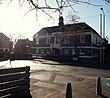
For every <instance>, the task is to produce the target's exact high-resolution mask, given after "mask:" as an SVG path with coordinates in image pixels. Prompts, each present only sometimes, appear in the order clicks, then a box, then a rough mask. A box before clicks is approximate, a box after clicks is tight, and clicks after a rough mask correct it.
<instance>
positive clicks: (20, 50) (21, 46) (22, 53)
mask: <svg viewBox="0 0 110 98" xmlns="http://www.w3.org/2000/svg"><path fill="white" fill-rule="evenodd" d="M31 46H32V42H31V41H30V40H29V39H28V38H27V39H18V41H17V43H16V44H15V48H14V53H15V58H17V59H25V58H28V56H29V55H30V56H32V52H31Z"/></svg>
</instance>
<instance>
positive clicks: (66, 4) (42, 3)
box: [0, 0, 110, 19]
mask: <svg viewBox="0 0 110 98" xmlns="http://www.w3.org/2000/svg"><path fill="white" fill-rule="evenodd" d="M12 1H14V0H1V1H0V2H1V3H3V2H7V3H11V2H12ZM105 1H108V2H109V1H110V0H105ZM52 2H54V5H53V4H52ZM79 4H87V5H92V6H97V7H99V6H100V5H98V4H93V3H92V2H91V1H90V0H52V1H50V0H19V5H20V6H21V7H22V6H26V7H27V8H28V9H29V11H28V12H27V13H26V15H27V14H28V13H30V12H31V11H33V10H36V16H38V11H41V12H43V13H45V14H46V15H47V16H48V17H49V19H53V17H52V15H51V14H50V12H58V13H59V16H63V11H64V10H66V9H67V8H71V10H72V11H73V12H74V13H76V12H77V11H76V10H75V9H74V5H79Z"/></svg>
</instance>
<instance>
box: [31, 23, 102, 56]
mask: <svg viewBox="0 0 110 98" xmlns="http://www.w3.org/2000/svg"><path fill="white" fill-rule="evenodd" d="M33 41H34V45H33V47H32V50H33V54H34V55H41V56H43V55H44V56H45V55H54V56H71V55H75V54H78V55H79V57H80V58H96V57H99V55H100V44H101V36H100V35H99V34H98V33H97V32H96V31H95V30H94V29H93V28H91V27H90V26H89V25H87V24H86V23H76V24H67V25H60V26H53V27H46V28H43V29H41V30H40V31H39V32H37V33H36V34H35V35H34V36H33Z"/></svg>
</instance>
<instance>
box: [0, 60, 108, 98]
mask: <svg viewBox="0 0 110 98" xmlns="http://www.w3.org/2000/svg"><path fill="white" fill-rule="evenodd" d="M23 66H30V69H31V71H30V73H31V75H30V80H31V81H30V86H31V89H30V91H31V94H32V98H65V93H66V85H67V83H71V84H72V92H73V93H72V94H73V98H110V70H109V69H98V68H92V67H91V68H90V67H81V66H74V64H73V65H72V66H68V64H65V65H64V64H60V63H58V62H53V61H49V60H44V59H36V60H15V61H12V62H11V64H10V62H9V61H3V62H0V68H10V67H12V68H14V67H23ZM88 66H89V65H88ZM99 76H100V77H101V80H102V94H103V96H105V97H101V96H98V95H96V80H97V77H99Z"/></svg>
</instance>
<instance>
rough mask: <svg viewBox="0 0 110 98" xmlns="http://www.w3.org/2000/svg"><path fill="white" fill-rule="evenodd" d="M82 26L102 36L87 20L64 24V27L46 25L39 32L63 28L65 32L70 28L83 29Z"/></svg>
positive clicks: (51, 31)
mask: <svg viewBox="0 0 110 98" xmlns="http://www.w3.org/2000/svg"><path fill="white" fill-rule="evenodd" d="M81 27H82V28H84V30H90V29H91V30H92V31H94V33H95V34H97V35H98V36H100V35H99V34H98V33H97V32H96V31H95V30H94V29H93V28H92V27H90V26H89V25H88V24H86V23H85V22H81V23H75V24H66V25H63V26H62V27H60V26H52V27H45V28H42V29H41V30H40V31H39V32H38V33H40V32H42V31H46V32H48V33H53V32H60V31H61V30H62V32H64V31H69V30H78V29H81ZM61 28H62V29H61ZM38 33H36V34H35V35H38ZM35 35H34V36H35Z"/></svg>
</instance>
